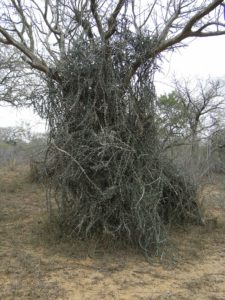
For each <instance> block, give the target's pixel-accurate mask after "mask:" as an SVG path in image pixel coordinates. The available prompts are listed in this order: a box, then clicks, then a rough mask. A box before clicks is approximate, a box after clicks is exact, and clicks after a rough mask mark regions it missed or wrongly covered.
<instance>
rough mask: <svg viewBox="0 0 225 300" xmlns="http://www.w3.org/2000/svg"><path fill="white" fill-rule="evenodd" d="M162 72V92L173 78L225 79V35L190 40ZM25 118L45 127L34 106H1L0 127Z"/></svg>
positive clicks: (169, 56) (159, 87) (35, 126)
mask: <svg viewBox="0 0 225 300" xmlns="http://www.w3.org/2000/svg"><path fill="white" fill-rule="evenodd" d="M166 57H167V61H166V60H164V63H163V65H162V71H163V72H162V73H159V74H157V75H156V89H157V93H158V95H160V94H163V93H168V92H169V91H171V86H170V83H171V79H172V76H173V75H174V74H176V77H177V78H178V79H179V78H182V77H186V78H187V77H188V78H200V79H206V78H208V77H209V76H211V77H212V78H215V77H216V78H217V77H219V78H223V77H224V79H225V36H219V37H210V38H199V39H196V40H192V41H190V43H189V45H188V46H187V47H185V48H180V49H179V51H178V50H177V51H176V52H174V53H172V54H171V53H170V54H167V56H166ZM21 122H28V123H30V124H31V126H32V129H33V130H34V131H37V132H43V131H45V121H43V120H41V119H40V118H38V116H35V115H34V113H33V111H32V110H20V111H18V110H15V109H12V108H9V107H7V108H6V107H0V127H3V126H15V125H19V124H21Z"/></svg>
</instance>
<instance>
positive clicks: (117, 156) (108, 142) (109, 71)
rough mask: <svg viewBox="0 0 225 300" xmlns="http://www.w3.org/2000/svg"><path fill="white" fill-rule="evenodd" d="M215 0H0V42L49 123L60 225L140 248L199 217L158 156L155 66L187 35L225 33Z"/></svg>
mask: <svg viewBox="0 0 225 300" xmlns="http://www.w3.org/2000/svg"><path fill="white" fill-rule="evenodd" d="M222 2H223V1H221V0H214V1H212V2H210V4H206V2H205V1H199V2H198V3H197V4H196V1H193V0H181V1H166V3H165V1H151V2H150V3H147V4H146V6H145V7H142V8H140V10H141V13H140V11H139V10H138V9H137V2H135V1H134V0H133V1H127V0H118V1H116V2H115V3H113V4H112V2H111V1H104V0H102V1H97V0H89V1H72V0H71V1H70V0H57V1H56V0H55V1H48V0H45V1H44V2H41V3H40V1H37V0H30V1H26V0H24V1H22V0H11V1H1V16H0V43H2V44H3V45H5V46H7V47H11V48H12V49H15V50H16V51H19V53H20V59H21V62H23V64H22V65H23V68H24V69H23V70H24V72H26V70H30V69H29V68H31V69H32V70H36V71H39V72H40V74H42V77H43V78H42V84H43V85H44V86H43V92H42V93H40V92H39V93H33V95H32V96H33V97H32V99H33V102H34V103H35V108H36V109H37V111H38V112H39V114H40V115H41V116H43V117H45V118H46V119H47V120H48V122H49V127H50V140H49V149H48V152H47V157H48V166H49V168H51V166H52V168H53V176H52V180H53V184H54V188H55V190H54V191H55V195H56V201H57V204H58V208H59V213H60V216H61V220H62V225H63V226H64V229H67V230H69V232H70V234H72V233H75V234H78V235H81V236H82V237H88V236H92V235H95V234H100V235H101V236H102V235H110V236H111V237H113V238H115V239H118V238H119V239H123V240H124V239H125V240H126V241H130V242H131V243H134V244H138V245H139V246H140V247H141V248H142V249H143V250H144V251H145V252H146V253H148V252H149V251H151V250H152V249H153V248H154V247H155V246H156V247H158V246H159V245H160V244H161V243H162V242H163V241H164V240H165V234H166V231H165V225H166V224H167V223H168V222H169V221H171V220H173V221H174V220H175V219H176V220H178V219H182V220H185V219H188V218H190V216H191V217H192V218H194V219H195V218H197V217H198V210H197V207H196V204H195V203H194V201H193V197H194V192H195V189H194V187H193V186H192V185H188V184H187V182H186V181H185V178H184V177H183V176H181V175H180V176H179V175H178V174H177V171H176V170H174V168H173V166H171V165H170V164H169V163H168V161H165V160H164V159H163V158H162V157H160V156H159V144H158V137H157V132H156V128H155V90H154V72H155V70H156V69H157V67H158V64H159V61H158V60H157V59H158V58H160V57H161V54H162V53H163V52H164V51H166V50H174V49H175V48H176V47H179V46H181V45H182V42H183V41H184V40H185V39H187V38H189V37H204V36H216V35H221V34H225V30H224V23H223V22H222V23H221V22H220V18H221V16H222V8H221V6H220V4H221V3H222Z"/></svg>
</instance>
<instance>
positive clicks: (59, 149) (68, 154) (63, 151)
mask: <svg viewBox="0 0 225 300" xmlns="http://www.w3.org/2000/svg"><path fill="white" fill-rule="evenodd" d="M51 144H52V145H53V146H54V147H55V148H56V149H57V150H58V151H60V152H62V153H64V154H66V155H67V156H69V157H70V158H71V159H72V160H73V161H74V162H75V163H76V165H77V166H78V167H79V168H80V170H81V171H82V172H83V174H84V175H85V177H86V178H87V180H88V181H89V182H90V183H91V184H92V185H93V186H94V187H95V188H96V190H97V191H98V192H99V193H100V194H101V195H102V196H103V193H102V191H101V189H100V188H99V187H98V186H97V185H96V184H95V183H94V182H93V181H92V180H91V178H90V177H89V176H88V175H87V173H86V172H85V170H84V168H83V167H82V166H81V165H80V163H79V162H78V161H77V160H76V159H75V158H74V157H73V156H72V155H71V154H70V153H68V152H67V151H65V150H63V149H61V148H59V147H58V146H56V144H55V143H51Z"/></svg>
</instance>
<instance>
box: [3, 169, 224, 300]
mask: <svg viewBox="0 0 225 300" xmlns="http://www.w3.org/2000/svg"><path fill="white" fill-rule="evenodd" d="M27 174H28V169H27V168H26V167H24V168H21V167H20V169H15V170H13V171H10V170H7V169H6V168H5V169H0V260H1V264H0V299H3V300H5V299H63V300H64V299H71V300H72V299H78V300H79V299H82V300H83V299H96V300H97V299H106V300H108V299H109V300H110V299H121V300H122V299H124V300H126V299H129V300H130V299H131V300H132V299H154V300H155V299H211V300H212V299H217V300H219V299H221V300H222V299H225V297H224V295H225V254H224V247H225V239H224V234H225V228H224V223H223V222H222V218H221V219H220V218H219V217H218V218H219V222H218V224H217V225H216V227H215V228H214V227H213V228H211V227H207V226H205V227H204V226H189V227H186V229H184V228H173V229H172V234H171V240H170V241H169V243H168V245H167V247H166V248H165V251H164V252H163V255H162V257H161V258H152V259H151V261H150V263H148V262H146V260H145V259H144V258H143V257H142V256H140V255H139V254H137V253H136V252H135V250H129V251H128V250H125V249H118V248H117V249H114V251H106V250H105V249H104V247H103V246H101V245H99V242H97V240H94V239H93V240H92V241H90V243H88V244H87V243H83V242H82V241H74V242H73V243H72V242H71V241H70V240H69V238H68V237H67V238H65V237H62V236H61V234H60V231H59V230H58V227H57V223H56V222H54V221H52V222H49V221H47V216H46V213H45V192H44V190H43V189H42V187H41V186H40V185H37V184H34V183H31V182H30V181H29V178H28V176H27ZM216 180H217V183H218V185H216V182H214V183H211V184H210V185H208V187H207V188H206V189H205V191H204V199H205V200H204V201H205V206H207V205H208V210H209V211H211V214H212V217H214V216H215V212H216V214H217V215H219V213H220V215H222V216H223V214H224V212H225V206H224V205H225V204H224V203H225V199H224V195H225V191H224V185H223V184H222V180H224V178H221V177H220V178H217V179H216ZM209 190H210V191H213V193H214V194H213V193H212V192H210V193H209V192H208V191H209ZM215 193H217V196H218V193H220V196H218V197H217V198H215V201H213V195H215ZM207 195H208V196H207ZM207 197H208V198H207ZM219 199H220V200H219ZM207 201H208V202H207ZM207 203H208V204H207ZM219 203H220V206H219V207H220V211H218V209H217V210H215V209H216V207H218V204H219ZM206 204H207V205H206ZM209 204H210V205H209ZM220 215H219V216H220Z"/></svg>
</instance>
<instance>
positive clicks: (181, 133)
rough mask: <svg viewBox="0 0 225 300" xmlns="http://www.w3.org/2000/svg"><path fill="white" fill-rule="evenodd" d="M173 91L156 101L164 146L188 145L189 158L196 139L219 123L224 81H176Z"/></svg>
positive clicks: (196, 141) (193, 152)
mask: <svg viewBox="0 0 225 300" xmlns="http://www.w3.org/2000/svg"><path fill="white" fill-rule="evenodd" d="M174 88H175V89H174V91H173V92H172V93H170V94H168V95H163V96H160V97H159V99H158V101H157V107H158V115H159V123H160V124H159V126H160V129H161V136H162V137H163V140H164V148H165V149H167V148H171V147H174V146H179V145H185V144H190V145H191V150H192V151H191V154H192V157H194V156H195V155H196V153H198V141H199V140H201V138H203V137H204V136H205V137H206V136H209V135H210V132H211V131H213V130H215V128H216V127H217V126H218V120H217V119H218V114H220V113H221V111H222V110H223V109H224V105H225V99H224V98H225V94H224V83H223V82H222V81H220V80H212V79H208V80H206V81H203V80H197V81H194V80H187V79H183V80H182V81H181V80H179V81H178V80H175V84H174Z"/></svg>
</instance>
